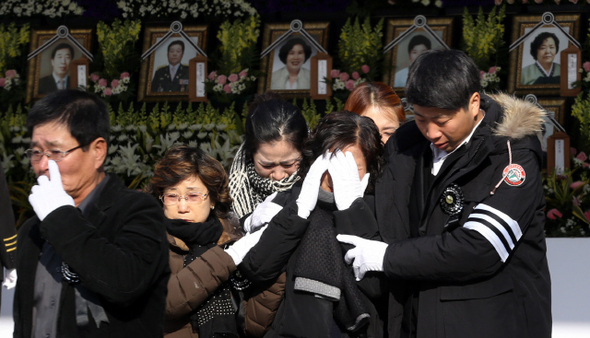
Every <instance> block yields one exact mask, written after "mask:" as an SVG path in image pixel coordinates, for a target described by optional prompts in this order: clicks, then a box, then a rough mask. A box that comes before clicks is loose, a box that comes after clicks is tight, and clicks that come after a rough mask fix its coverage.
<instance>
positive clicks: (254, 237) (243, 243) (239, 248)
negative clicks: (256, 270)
mask: <svg viewBox="0 0 590 338" xmlns="http://www.w3.org/2000/svg"><path fill="white" fill-rule="evenodd" d="M267 227H268V225H265V226H264V227H262V228H260V230H258V231H256V232H251V233H249V234H246V236H244V237H242V238H240V239H239V240H237V241H236V242H235V243H234V244H232V246H230V247H229V248H227V249H225V252H226V253H227V254H228V255H230V256H231V258H232V259H233V260H234V264H235V265H236V266H238V265H240V263H242V260H243V259H244V257H246V254H248V251H250V249H252V247H254V246H255V245H256V243H258V241H259V240H260V236H262V233H263V232H264V230H266V228H267Z"/></svg>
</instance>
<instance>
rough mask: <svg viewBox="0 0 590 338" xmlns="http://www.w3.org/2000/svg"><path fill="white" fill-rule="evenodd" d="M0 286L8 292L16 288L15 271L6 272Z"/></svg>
mask: <svg viewBox="0 0 590 338" xmlns="http://www.w3.org/2000/svg"><path fill="white" fill-rule="evenodd" d="M2 286H4V287H5V288H6V289H7V290H10V289H12V288H13V287H15V286H16V269H8V270H6V274H5V275H4V282H2Z"/></svg>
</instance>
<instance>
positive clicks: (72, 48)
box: [51, 42, 74, 60]
mask: <svg viewBox="0 0 590 338" xmlns="http://www.w3.org/2000/svg"><path fill="white" fill-rule="evenodd" d="M66 48H67V49H69V50H70V56H71V57H72V58H73V57H74V47H72V46H71V45H70V44H69V43H65V42H62V43H60V44H58V45H57V46H55V47H54V48H53V50H52V51H51V60H53V59H54V58H55V53H57V51H58V50H60V49H66Z"/></svg>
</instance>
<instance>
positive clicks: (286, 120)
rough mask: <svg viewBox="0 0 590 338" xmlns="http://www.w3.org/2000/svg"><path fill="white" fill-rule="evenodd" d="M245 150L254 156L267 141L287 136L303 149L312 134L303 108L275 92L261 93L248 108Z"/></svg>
mask: <svg viewBox="0 0 590 338" xmlns="http://www.w3.org/2000/svg"><path fill="white" fill-rule="evenodd" d="M245 129H246V130H245V132H244V136H245V139H244V150H245V151H246V154H247V156H250V157H252V156H253V155H254V154H255V153H256V152H257V151H258V148H259V147H260V145H261V144H263V143H271V142H276V141H281V140H286V141H287V142H289V143H290V144H291V145H292V146H293V147H294V148H295V149H297V150H298V151H299V152H301V153H303V148H304V147H305V140H306V139H307V136H308V128H307V122H306V121H305V118H304V117H303V114H301V111H300V110H299V108H297V107H295V106H294V105H293V104H291V103H289V102H286V101H285V100H283V99H282V97H281V96H280V95H279V94H277V93H275V92H266V93H264V94H260V95H258V96H257V97H256V98H255V99H254V101H253V102H252V103H251V104H250V107H249V108H248V117H247V118H246V125H245Z"/></svg>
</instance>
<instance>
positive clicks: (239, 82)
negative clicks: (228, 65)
mask: <svg viewBox="0 0 590 338" xmlns="http://www.w3.org/2000/svg"><path fill="white" fill-rule="evenodd" d="M254 81H256V77H255V76H254V75H248V68H246V69H243V70H242V71H240V72H239V73H238V74H235V73H234V74H230V75H229V76H226V75H223V74H217V71H212V72H211V73H209V76H208V78H207V82H209V83H211V84H213V92H217V93H220V94H222V93H226V94H236V95H238V94H241V93H242V92H243V91H244V90H246V88H248V84H250V83H251V82H254Z"/></svg>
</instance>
